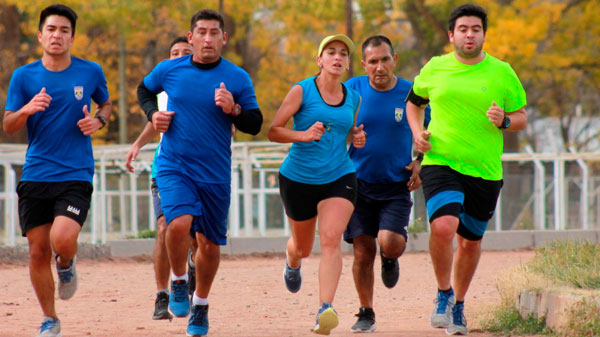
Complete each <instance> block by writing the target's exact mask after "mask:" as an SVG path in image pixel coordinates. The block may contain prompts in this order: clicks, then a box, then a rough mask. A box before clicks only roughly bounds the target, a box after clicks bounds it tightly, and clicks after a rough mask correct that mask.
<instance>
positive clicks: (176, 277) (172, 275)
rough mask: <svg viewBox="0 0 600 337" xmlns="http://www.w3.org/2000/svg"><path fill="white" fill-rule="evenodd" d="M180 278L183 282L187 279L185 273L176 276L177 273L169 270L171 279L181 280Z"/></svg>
mask: <svg viewBox="0 0 600 337" xmlns="http://www.w3.org/2000/svg"><path fill="white" fill-rule="evenodd" d="M181 280H183V281H185V282H187V281H189V280H188V275H187V273H185V274H183V275H181V276H177V275H175V273H174V272H171V281H173V282H175V281H181Z"/></svg>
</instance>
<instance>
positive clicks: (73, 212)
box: [3, 5, 112, 337]
mask: <svg viewBox="0 0 600 337" xmlns="http://www.w3.org/2000/svg"><path fill="white" fill-rule="evenodd" d="M76 21H77V14H75V12H74V11H73V10H72V9H71V8H69V7H67V6H64V5H52V6H49V7H47V8H45V9H44V10H42V12H41V14H40V21H39V26H38V33H37V38H38V41H39V42H40V44H41V45H42V48H43V50H44V52H43V54H42V58H41V59H40V60H37V61H35V62H33V63H29V64H26V65H24V66H22V67H19V68H17V69H16V70H15V71H14V73H13V75H12V78H11V81H10V86H9V89H8V96H7V100H6V109H5V112H4V123H3V127H4V131H5V132H6V133H8V134H13V133H15V132H17V131H19V130H21V129H22V128H23V127H24V126H25V125H27V139H28V142H29V147H28V148H27V154H26V157H25V165H24V166H23V174H22V176H21V181H20V182H19V185H18V186H17V194H18V195H19V219H20V225H21V233H22V235H23V236H26V237H27V241H28V242H29V261H30V262H29V271H30V277H31V283H32V285H33V289H34V290H35V293H36V295H37V298H38V301H39V303H40V306H41V308H42V312H43V314H44V318H43V320H42V325H41V327H40V333H39V335H38V336H42V337H53V336H60V335H61V327H60V321H59V320H58V316H57V314H56V308H55V303H54V279H53V277H52V269H51V267H50V262H51V260H52V250H54V253H55V254H56V257H55V260H56V269H57V273H58V297H59V298H61V299H63V300H67V299H69V298H71V297H72V296H73V295H74V294H75V290H77V272H76V269H75V254H76V253H77V237H78V236H79V232H80V231H81V227H82V226H83V223H84V222H85V219H86V217H87V213H88V210H89V208H90V200H91V195H92V190H93V187H92V179H93V175H94V154H93V152H92V141H91V137H90V135H91V134H93V133H94V132H96V131H98V130H99V129H101V128H102V127H103V126H104V125H105V124H106V121H107V120H108V119H109V117H110V113H111V109H112V105H111V102H110V100H109V96H108V90H107V88H106V79H105V77H104V72H103V71H102V67H100V65H98V64H96V63H94V62H90V61H87V60H83V59H80V58H77V57H74V56H71V52H70V50H71V46H72V45H73V41H74V36H75V23H76ZM92 99H93V100H94V101H95V102H96V103H97V104H98V108H97V110H96V114H95V116H92V115H90V113H89V108H90V101H91V100H92ZM57 135H60V137H57Z"/></svg>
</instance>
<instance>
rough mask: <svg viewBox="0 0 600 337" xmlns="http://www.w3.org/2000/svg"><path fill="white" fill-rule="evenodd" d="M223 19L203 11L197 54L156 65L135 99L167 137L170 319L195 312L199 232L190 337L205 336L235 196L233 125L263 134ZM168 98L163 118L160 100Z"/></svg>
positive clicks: (161, 177) (162, 160) (162, 162)
mask: <svg viewBox="0 0 600 337" xmlns="http://www.w3.org/2000/svg"><path fill="white" fill-rule="evenodd" d="M227 38H228V36H227V33H226V32H225V24H224V20H223V17H222V16H221V14H219V13H218V12H215V11H212V10H201V11H199V12H197V13H196V14H194V16H193V17H192V20H191V27H190V32H188V41H189V42H190V44H191V45H192V46H193V49H194V53H193V54H191V55H188V56H184V57H180V58H178V59H175V60H165V61H163V62H161V63H159V64H158V65H157V66H156V67H155V68H154V70H152V72H151V73H150V74H149V75H148V76H146V77H145V78H144V79H143V81H142V82H141V83H140V85H139V87H138V100H139V102H140V106H141V107H142V109H143V110H144V111H145V112H146V114H147V117H148V120H149V121H151V122H152V124H153V125H154V128H155V130H157V131H159V132H162V133H164V134H163V139H162V141H161V145H160V153H159V155H158V157H156V158H155V160H156V164H157V169H158V170H157V176H156V180H157V184H158V186H159V187H160V194H161V202H162V208H163V212H164V215H165V220H166V222H167V251H168V255H169V262H170V264H171V270H172V274H171V295H170V298H169V312H171V314H173V315H174V316H177V317H185V316H187V315H188V314H189V313H190V299H189V297H188V296H187V287H188V286H187V283H188V279H189V278H188V275H187V274H186V260H187V254H188V245H186V244H183V243H184V242H185V241H186V240H187V237H188V235H189V232H190V228H192V229H193V230H194V231H195V232H196V240H197V242H198V252H197V253H196V256H195V264H196V290H195V292H194V295H193V299H192V302H193V303H192V305H191V315H190V319H189V323H188V327H187V334H188V336H203V335H206V334H207V333H208V316H207V314H208V294H209V292H210V288H211V286H212V282H213V280H214V277H215V275H216V273H217V269H218V267H219V261H220V248H219V245H225V244H226V243H227V236H226V233H227V214H228V210H229V202H230V193H231V190H230V189H231V126H232V124H234V125H235V127H236V129H237V130H239V131H241V132H245V133H250V134H253V135H256V134H258V132H259V131H260V127H261V124H262V113H261V112H260V109H259V107H258V103H257V102H256V96H255V93H254V87H253V86H252V81H251V80H250V76H249V75H248V73H247V72H246V71H244V70H243V69H241V68H240V67H238V66H236V65H234V64H233V63H231V62H230V61H228V60H226V59H224V58H222V57H221V51H222V49H223V46H224V45H225V44H226V43H227ZM161 91H165V92H166V93H167V95H168V96H169V104H168V107H167V110H169V111H158V107H157V102H156V94H158V93H159V92H161Z"/></svg>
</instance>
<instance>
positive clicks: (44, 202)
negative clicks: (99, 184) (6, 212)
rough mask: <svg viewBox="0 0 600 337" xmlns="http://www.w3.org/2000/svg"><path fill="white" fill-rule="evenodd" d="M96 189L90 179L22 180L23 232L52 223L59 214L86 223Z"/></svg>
mask: <svg viewBox="0 0 600 337" xmlns="http://www.w3.org/2000/svg"><path fill="white" fill-rule="evenodd" d="M93 190H94V187H93V186H92V184H90V183H89V182H87V181H62V182H37V181H21V182H19V184H18V185H17V195H18V196H19V220H20V221H19V222H20V225H21V234H22V235H23V236H26V233H27V231H28V230H30V229H32V228H35V227H38V226H41V225H45V224H48V223H52V222H54V218H56V217H57V216H59V215H62V216H66V217H68V218H71V219H73V220H75V221H76V222H77V223H78V224H79V225H80V226H83V223H84V222H85V219H86V218H87V214H88V211H89V209H90V203H91V200H92V192H93Z"/></svg>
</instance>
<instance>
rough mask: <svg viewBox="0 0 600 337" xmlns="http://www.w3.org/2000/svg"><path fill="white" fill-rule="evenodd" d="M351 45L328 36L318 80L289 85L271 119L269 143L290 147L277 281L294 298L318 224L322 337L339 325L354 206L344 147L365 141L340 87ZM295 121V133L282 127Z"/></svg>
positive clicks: (282, 181) (355, 103)
mask: <svg viewBox="0 0 600 337" xmlns="http://www.w3.org/2000/svg"><path fill="white" fill-rule="evenodd" d="M353 50H354V44H353V43H352V40H350V38H348V37H347V36H346V35H342V34H339V35H331V36H328V37H326V38H325V39H323V41H321V44H320V45H319V50H318V54H317V55H318V56H317V64H318V66H319V68H320V72H319V74H318V75H316V76H313V77H309V78H307V79H305V80H303V81H300V82H298V83H297V84H295V85H294V86H293V87H292V89H291V90H290V92H289V93H288V94H287V96H286V97H285V99H284V100H283V103H282V104H281V107H280V108H279V110H278V111H277V114H276V115H275V118H274V119H273V123H272V125H271V128H270V129H269V134H268V137H269V139H270V140H271V141H274V142H278V143H293V144H292V147H291V149H290V152H289V154H288V156H287V157H286V159H285V160H284V162H283V163H282V165H281V168H280V170H279V188H280V193H281V199H282V201H283V204H284V207H285V211H286V214H287V216H288V218H289V221H290V228H291V232H292V237H291V238H290V239H289V240H288V242H287V249H286V253H287V254H286V255H287V259H286V264H285V268H284V273H283V278H284V281H285V285H286V287H287V289H288V290H289V291H291V292H294V293H295V292H297V291H298V290H300V286H301V284H302V276H301V273H300V265H301V260H302V258H305V257H308V256H309V255H310V252H311V251H312V246H313V242H314V238H315V229H316V224H317V220H318V222H319V238H320V245H321V262H320V265H319V300H320V309H319V311H318V313H317V322H316V326H315V328H314V330H313V331H314V332H315V333H318V334H326V335H328V334H329V332H330V330H331V329H333V328H335V327H336V326H337V324H338V317H337V313H336V312H335V310H334V309H333V307H332V306H331V303H332V302H333V298H334V296H335V291H336V289H337V285H338V281H339V278H340V274H341V272H342V255H341V247H340V244H341V238H342V234H343V232H344V230H345V229H346V226H347V224H348V221H349V219H350V216H351V215H352V211H353V210H354V202H355V200H356V173H355V169H354V165H353V164H352V161H351V160H350V157H349V156H348V151H347V145H346V140H347V138H348V134H351V136H352V141H353V144H354V146H355V147H358V148H361V147H364V144H365V141H366V134H365V133H364V131H363V130H362V125H361V126H360V127H358V128H357V127H356V126H355V124H354V121H355V119H356V113H357V112H358V108H359V106H360V96H359V95H358V93H357V92H355V91H354V90H352V89H350V88H347V87H346V86H345V85H344V84H343V83H342V76H343V75H344V73H345V72H346V70H348V68H349V67H350V54H351V53H352V51H353ZM290 118H293V121H294V125H293V130H290V129H287V128H286V127H285V125H286V124H287V122H288V121H289V120H290Z"/></svg>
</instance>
